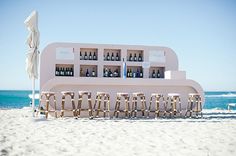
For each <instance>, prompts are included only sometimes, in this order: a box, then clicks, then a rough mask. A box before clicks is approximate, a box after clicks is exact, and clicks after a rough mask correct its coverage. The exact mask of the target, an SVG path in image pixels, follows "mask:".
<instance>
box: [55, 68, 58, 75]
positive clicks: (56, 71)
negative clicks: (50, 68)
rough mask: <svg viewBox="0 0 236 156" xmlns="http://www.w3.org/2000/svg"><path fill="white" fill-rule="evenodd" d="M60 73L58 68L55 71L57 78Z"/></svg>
mask: <svg viewBox="0 0 236 156" xmlns="http://www.w3.org/2000/svg"><path fill="white" fill-rule="evenodd" d="M58 72H59V71H58V67H56V69H55V76H58V75H59V73H58Z"/></svg>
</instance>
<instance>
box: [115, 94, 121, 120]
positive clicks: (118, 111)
mask: <svg viewBox="0 0 236 156" xmlns="http://www.w3.org/2000/svg"><path fill="white" fill-rule="evenodd" d="M119 113H120V98H119V101H118V105H117V112H116V117H117V118H118V117H119Z"/></svg>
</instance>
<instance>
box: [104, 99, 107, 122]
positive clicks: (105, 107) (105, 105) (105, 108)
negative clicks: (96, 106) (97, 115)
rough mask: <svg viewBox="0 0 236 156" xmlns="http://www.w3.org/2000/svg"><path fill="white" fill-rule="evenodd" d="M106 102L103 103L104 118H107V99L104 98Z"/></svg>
mask: <svg viewBox="0 0 236 156" xmlns="http://www.w3.org/2000/svg"><path fill="white" fill-rule="evenodd" d="M103 99H104V102H103V117H104V118H105V117H106V110H107V97H106V96H104V98H103Z"/></svg>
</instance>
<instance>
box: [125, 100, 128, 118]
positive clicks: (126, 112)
mask: <svg viewBox="0 0 236 156" xmlns="http://www.w3.org/2000/svg"><path fill="white" fill-rule="evenodd" d="M127 116H128V103H127V98H125V117H127Z"/></svg>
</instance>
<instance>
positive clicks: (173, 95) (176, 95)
mask: <svg viewBox="0 0 236 156" xmlns="http://www.w3.org/2000/svg"><path fill="white" fill-rule="evenodd" d="M168 96H169V97H179V96H180V94H178V93H168Z"/></svg>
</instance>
